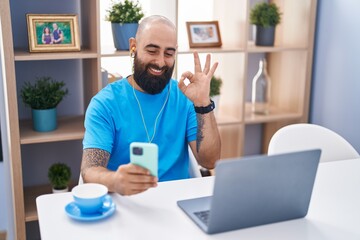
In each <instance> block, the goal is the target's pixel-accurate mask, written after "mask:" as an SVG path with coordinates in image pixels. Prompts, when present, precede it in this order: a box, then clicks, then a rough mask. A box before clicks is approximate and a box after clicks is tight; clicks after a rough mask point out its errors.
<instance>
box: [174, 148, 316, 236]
mask: <svg viewBox="0 0 360 240" xmlns="http://www.w3.org/2000/svg"><path fill="white" fill-rule="evenodd" d="M320 154H321V150H319V149H315V150H307V151H300V152H293V153H285V154H279V155H271V156H266V155H261V156H253V157H244V158H238V159H229V160H223V161H218V162H217V164H216V177H215V183H214V189H213V195H212V196H207V197H201V198H194V199H186V200H180V201H178V202H177V204H178V206H179V207H180V208H181V209H182V210H183V211H184V212H185V213H186V214H187V215H188V216H189V217H190V218H191V219H192V220H193V221H194V222H195V223H196V224H197V225H198V226H199V227H200V228H201V229H202V230H203V231H204V232H205V233H208V234H213V233H220V232H225V231H230V230H235V229H241V228H247V227H253V226H259V225H263V224H269V223H276V222H280V221H286V220H291V219H296V218H302V217H305V216H306V214H307V211H308V208H309V203H310V198H311V193H312V189H313V185H314V181H315V176H316V171H317V167H318V164H319V159H320Z"/></svg>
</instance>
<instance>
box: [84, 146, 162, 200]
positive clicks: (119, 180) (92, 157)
mask: <svg viewBox="0 0 360 240" xmlns="http://www.w3.org/2000/svg"><path fill="white" fill-rule="evenodd" d="M109 159H110V154H109V153H108V152H107V151H104V150H102V149H98V148H87V149H84V150H83V157H82V163H81V176H82V178H83V180H84V182H94V183H100V184H103V185H105V186H107V188H108V189H109V192H117V193H119V194H121V195H132V194H136V193H140V192H143V191H146V190H147V189H148V188H151V187H156V186H157V178H156V177H153V176H151V175H150V172H149V171H148V170H147V169H144V168H142V167H139V166H136V165H133V164H131V163H129V164H124V165H120V166H119V168H118V169H117V170H116V171H110V170H108V169H107V168H106V166H107V164H108V162H109Z"/></svg>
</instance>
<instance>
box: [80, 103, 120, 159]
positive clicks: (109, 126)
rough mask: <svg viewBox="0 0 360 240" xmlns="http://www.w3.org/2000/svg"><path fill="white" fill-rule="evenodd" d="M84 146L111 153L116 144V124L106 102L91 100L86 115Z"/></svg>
mask: <svg viewBox="0 0 360 240" xmlns="http://www.w3.org/2000/svg"><path fill="white" fill-rule="evenodd" d="M84 126H85V134H84V139H83V148H84V149H86V148H99V149H102V150H105V151H107V152H109V153H111V152H112V148H113V146H114V134H115V131H114V128H115V126H114V124H113V119H112V116H111V115H110V114H109V109H108V108H107V107H106V104H104V103H101V102H100V101H99V100H98V99H96V98H94V99H92V100H91V102H90V104H89V106H88V109H87V110H86V115H85V123H84Z"/></svg>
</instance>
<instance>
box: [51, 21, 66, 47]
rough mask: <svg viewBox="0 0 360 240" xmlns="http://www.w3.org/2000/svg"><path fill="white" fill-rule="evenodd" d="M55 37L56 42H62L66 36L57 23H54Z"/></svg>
mask: <svg viewBox="0 0 360 240" xmlns="http://www.w3.org/2000/svg"><path fill="white" fill-rule="evenodd" d="M53 38H54V41H53V43H54V44H61V43H62V40H63V38H64V35H63V32H62V31H61V30H60V29H59V28H58V25H57V24H56V23H53Z"/></svg>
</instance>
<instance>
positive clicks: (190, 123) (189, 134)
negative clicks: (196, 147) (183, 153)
mask: <svg viewBox="0 0 360 240" xmlns="http://www.w3.org/2000/svg"><path fill="white" fill-rule="evenodd" d="M187 107H188V111H187V112H188V116H187V124H186V127H187V129H186V138H187V141H188V142H192V141H195V140H196V135H197V120H196V113H195V109H194V106H193V104H192V103H190V104H188V105H187Z"/></svg>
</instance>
